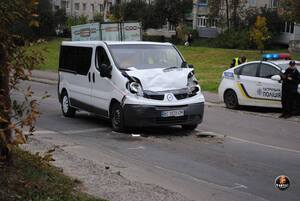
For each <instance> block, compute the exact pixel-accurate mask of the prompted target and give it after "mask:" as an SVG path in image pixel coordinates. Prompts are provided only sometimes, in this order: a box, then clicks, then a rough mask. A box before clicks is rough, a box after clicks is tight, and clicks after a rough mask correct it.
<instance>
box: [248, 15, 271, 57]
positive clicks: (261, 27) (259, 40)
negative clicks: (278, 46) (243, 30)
mask: <svg viewBox="0 0 300 201" xmlns="http://www.w3.org/2000/svg"><path fill="white" fill-rule="evenodd" d="M250 38H251V40H252V41H253V42H254V43H255V44H256V47H257V49H259V50H260V51H261V53H262V52H263V50H264V48H265V43H266V41H267V40H269V39H270V36H269V31H268V28H267V19H266V18H265V17H261V16H257V18H256V22H255V24H254V25H253V27H252V28H251V31H250Z"/></svg>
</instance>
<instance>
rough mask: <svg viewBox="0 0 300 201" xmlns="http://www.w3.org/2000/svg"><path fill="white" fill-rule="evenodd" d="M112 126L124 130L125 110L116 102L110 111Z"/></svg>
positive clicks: (119, 130) (114, 128) (115, 129)
mask: <svg viewBox="0 0 300 201" xmlns="http://www.w3.org/2000/svg"><path fill="white" fill-rule="evenodd" d="M110 120H111V126H112V129H113V130H114V131H117V132H122V131H124V120H123V111H122V108H121V106H120V105H119V104H114V105H113V106H112V108H111V113H110Z"/></svg>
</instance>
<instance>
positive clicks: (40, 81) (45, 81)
mask: <svg viewBox="0 0 300 201" xmlns="http://www.w3.org/2000/svg"><path fill="white" fill-rule="evenodd" d="M29 81H33V82H39V83H43V84H49V85H57V84H58V81H57V80H50V79H44V78H37V77H31V78H30V80H29Z"/></svg>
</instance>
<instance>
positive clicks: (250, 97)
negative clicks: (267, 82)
mask: <svg viewBox="0 0 300 201" xmlns="http://www.w3.org/2000/svg"><path fill="white" fill-rule="evenodd" d="M259 64H260V62H251V63H247V64H245V65H243V66H241V67H240V70H239V73H238V74H239V83H237V84H238V88H239V90H240V92H241V94H242V95H243V96H242V97H241V98H242V99H243V102H245V104H252V103H253V102H255V96H256V90H257V86H256V82H257V73H258V67H259Z"/></svg>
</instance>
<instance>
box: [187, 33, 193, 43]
mask: <svg viewBox="0 0 300 201" xmlns="http://www.w3.org/2000/svg"><path fill="white" fill-rule="evenodd" d="M192 42H193V35H192V34H191V33H189V34H188V35H187V40H186V44H187V46H191V45H192Z"/></svg>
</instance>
